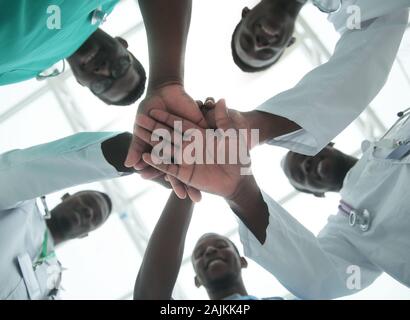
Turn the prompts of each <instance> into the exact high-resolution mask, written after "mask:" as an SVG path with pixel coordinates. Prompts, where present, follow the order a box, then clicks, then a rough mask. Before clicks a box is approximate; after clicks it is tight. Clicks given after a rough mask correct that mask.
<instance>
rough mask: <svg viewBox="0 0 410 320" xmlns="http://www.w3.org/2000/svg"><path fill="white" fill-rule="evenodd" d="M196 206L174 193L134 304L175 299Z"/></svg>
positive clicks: (142, 271) (140, 276)
mask: <svg viewBox="0 0 410 320" xmlns="http://www.w3.org/2000/svg"><path fill="white" fill-rule="evenodd" d="M193 208H194V204H193V202H192V201H191V200H190V199H184V200H181V199H179V198H178V197H177V196H176V195H175V194H174V193H171V195H170V197H169V200H168V202H167V204H166V206H165V208H164V210H163V212H162V215H161V217H160V219H159V220H158V222H157V225H156V226H155V229H154V231H153V233H152V235H151V237H150V240H149V242H148V246H147V249H146V251H145V255H144V259H143V262H142V265H141V267H140V270H139V272H138V276H137V280H136V282H135V287H134V300H169V299H171V298H172V291H173V289H174V286H175V283H176V280H177V278H178V273H179V270H180V268H181V263H182V258H183V253H184V244H185V238H186V234H187V231H188V227H189V224H190V222H191V217H192V211H193Z"/></svg>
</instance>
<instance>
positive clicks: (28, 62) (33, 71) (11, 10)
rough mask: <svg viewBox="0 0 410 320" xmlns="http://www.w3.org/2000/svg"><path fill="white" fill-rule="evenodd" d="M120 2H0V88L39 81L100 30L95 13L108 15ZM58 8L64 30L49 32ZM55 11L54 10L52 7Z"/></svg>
mask: <svg viewBox="0 0 410 320" xmlns="http://www.w3.org/2000/svg"><path fill="white" fill-rule="evenodd" d="M118 2H119V0H0V85H5V84H10V83H15V82H20V81H24V80H27V79H30V78H33V77H36V76H37V75H38V74H39V73H41V72H42V71H44V70H46V69H48V68H50V67H51V66H53V65H54V64H56V63H57V62H58V61H60V60H62V59H64V58H67V57H69V56H70V55H72V54H73V53H74V52H75V51H76V50H77V49H78V48H79V47H80V46H81V45H82V44H83V43H84V42H85V40H87V39H88V37H89V36H90V35H91V34H92V33H93V32H94V31H95V30H97V28H98V26H99V24H100V22H98V23H96V24H94V25H93V24H92V23H91V18H92V16H93V13H94V11H95V10H96V9H98V8H100V6H101V8H102V11H103V12H105V13H107V14H109V13H111V11H112V10H113V9H114V6H115V5H116V4H117V3H118ZM53 5H54V6H55V5H56V6H58V7H59V9H60V10H59V12H60V13H61V29H50V28H48V24H47V22H48V20H49V18H50V17H51V18H52V17H53V14H54V13H55V12H56V11H54V10H50V11H49V12H47V9H48V8H49V7H50V6H53ZM51 8H52V7H51Z"/></svg>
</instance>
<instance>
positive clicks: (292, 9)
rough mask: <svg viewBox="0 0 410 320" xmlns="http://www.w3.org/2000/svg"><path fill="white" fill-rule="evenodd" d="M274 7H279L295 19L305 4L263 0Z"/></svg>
mask: <svg viewBox="0 0 410 320" xmlns="http://www.w3.org/2000/svg"><path fill="white" fill-rule="evenodd" d="M264 1H267V2H269V3H271V4H273V5H275V6H281V7H282V8H284V10H285V11H286V12H287V13H288V14H290V15H291V16H292V17H294V18H295V19H296V18H297V16H298V15H299V12H300V10H301V9H302V8H303V6H304V5H305V3H301V2H299V1H296V0H264Z"/></svg>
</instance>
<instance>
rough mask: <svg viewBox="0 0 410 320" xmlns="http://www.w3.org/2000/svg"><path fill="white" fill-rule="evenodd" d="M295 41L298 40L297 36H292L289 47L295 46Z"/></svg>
mask: <svg viewBox="0 0 410 320" xmlns="http://www.w3.org/2000/svg"><path fill="white" fill-rule="evenodd" d="M295 42H296V38H295V37H292V38H291V39H290V41H289V44H288V48H289V47H291V46H293V45H294V44H295Z"/></svg>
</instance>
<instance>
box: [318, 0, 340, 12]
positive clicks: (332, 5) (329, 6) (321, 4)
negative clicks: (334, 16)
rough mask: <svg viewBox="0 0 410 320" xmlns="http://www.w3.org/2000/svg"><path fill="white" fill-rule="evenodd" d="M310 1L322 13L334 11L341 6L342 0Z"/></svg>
mask: <svg viewBox="0 0 410 320" xmlns="http://www.w3.org/2000/svg"><path fill="white" fill-rule="evenodd" d="M312 3H313V4H314V5H315V6H316V7H317V8H318V9H319V10H320V11H322V12H324V13H329V14H330V13H336V12H337V11H339V10H340V9H341V8H342V0H312Z"/></svg>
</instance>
